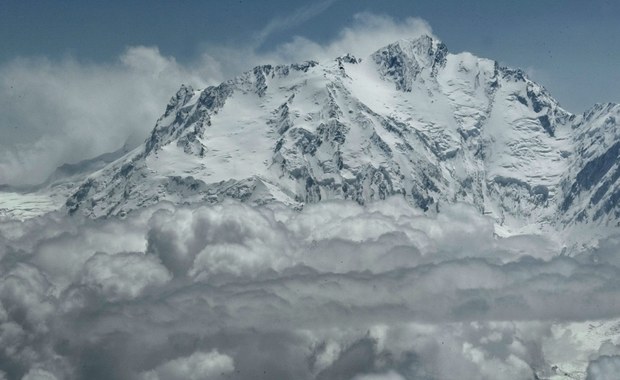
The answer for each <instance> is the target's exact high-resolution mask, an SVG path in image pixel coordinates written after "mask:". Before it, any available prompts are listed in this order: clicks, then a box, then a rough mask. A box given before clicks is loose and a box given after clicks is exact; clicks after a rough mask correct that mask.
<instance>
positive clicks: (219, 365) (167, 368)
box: [143, 350, 235, 380]
mask: <svg viewBox="0 0 620 380" xmlns="http://www.w3.org/2000/svg"><path fill="white" fill-rule="evenodd" d="M234 370H235V366H234V362H233V359H232V358H231V357H230V356H227V355H224V354H220V353H219V352H218V351H217V350H213V351H211V352H194V353H193V354H192V355H190V356H188V357H183V358H177V359H173V360H170V361H168V362H166V363H164V364H162V365H160V366H158V367H157V368H156V369H154V370H151V371H148V372H146V373H145V374H144V375H143V379H144V380H164V379H165V380H217V379H221V378H225V376H226V375H227V374H229V373H230V372H232V371H234Z"/></svg>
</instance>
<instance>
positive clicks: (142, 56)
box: [0, 1, 431, 185]
mask: <svg viewBox="0 0 620 380" xmlns="http://www.w3.org/2000/svg"><path fill="white" fill-rule="evenodd" d="M331 3H332V2H331V1H326V2H322V3H319V4H317V5H315V6H312V7H307V8H302V9H300V10H299V11H298V12H296V13H294V14H292V15H289V16H288V17H284V18H276V19H274V20H272V21H271V22H269V23H268V24H267V25H266V26H265V28H263V30H262V31H259V32H258V34H257V36H258V37H257V38H258V40H257V41H255V40H253V41H250V42H249V43H247V44H246V45H243V44H241V45H240V46H234V47H230V46H219V47H218V46H210V47H208V48H206V49H205V51H204V53H203V54H202V55H200V56H199V58H197V59H195V60H194V61H192V62H184V63H180V62H178V61H177V60H176V59H175V58H174V57H169V56H164V55H162V54H161V53H160V52H159V50H158V49H157V47H146V46H134V47H128V48H127V50H126V51H125V52H124V53H123V54H122V55H121V56H120V57H118V58H117V59H116V60H115V61H113V62H111V63H93V62H82V61H79V60H77V59H75V58H71V57H68V58H65V59H62V60H50V59H46V58H45V57H39V58H16V59H14V60H13V61H9V62H7V63H5V64H2V65H0V184H10V185H27V184H38V183H41V182H43V181H44V180H45V179H46V178H47V177H48V176H49V175H50V174H51V173H52V172H53V171H54V170H55V169H56V168H57V167H58V166H60V165H62V164H64V163H76V162H79V161H81V160H85V159H90V158H93V157H95V156H98V155H101V154H104V153H108V152H112V151H115V150H117V149H119V148H121V147H122V146H123V145H124V144H126V145H127V146H128V147H134V146H136V145H137V144H139V143H140V142H142V141H143V140H144V139H146V137H147V135H148V133H149V132H150V131H151V129H152V128H153V127H154V125H155V121H156V120H157V118H158V117H159V116H161V114H163V111H164V109H165V106H166V104H167V102H168V100H169V99H170V97H171V96H172V95H173V94H174V93H175V92H176V90H177V89H178V88H179V86H180V85H181V84H190V85H192V86H194V87H195V88H202V87H204V86H207V85H214V84H218V83H220V82H222V81H224V80H227V79H230V78H232V77H234V76H236V75H239V74H240V73H242V72H243V71H245V70H249V69H251V68H252V67H253V66H256V65H259V64H265V63H292V62H299V61H305V60H309V59H316V60H327V59H329V60H331V59H333V58H335V57H337V56H339V55H342V54H345V53H347V52H351V53H354V54H357V55H360V56H365V55H367V54H369V53H371V52H372V51H373V50H375V49H377V48H379V47H381V46H383V45H385V44H388V43H390V42H393V41H395V40H398V39H401V38H412V37H416V36H419V35H421V34H423V33H426V34H430V33H431V30H430V27H429V26H428V24H426V22H424V21H422V20H420V19H415V18H409V19H405V20H403V21H398V22H397V21H394V20H392V19H390V18H388V17H385V16H377V15H373V14H366V13H363V14H358V15H356V16H355V17H354V18H353V21H352V23H351V25H349V26H347V27H345V28H344V29H343V30H342V31H341V32H340V33H339V34H338V35H337V36H336V37H335V38H334V39H333V40H331V41H329V42H327V43H325V44H318V43H316V42H313V41H311V40H309V39H307V38H304V37H293V38H292V39H291V40H290V41H289V42H287V43H284V44H282V45H279V46H276V47H274V48H273V49H271V50H269V51H263V50H260V51H259V50H258V49H259V48H260V46H261V40H264V39H265V38H267V37H268V36H269V35H270V34H271V33H274V32H276V31H278V30H282V29H285V28H288V27H290V25H293V24H295V23H299V22H303V21H306V20H308V19H310V18H311V17H313V16H316V15H317V14H319V13H320V12H322V11H324V10H325V9H327V8H328V7H329V6H330V5H331Z"/></svg>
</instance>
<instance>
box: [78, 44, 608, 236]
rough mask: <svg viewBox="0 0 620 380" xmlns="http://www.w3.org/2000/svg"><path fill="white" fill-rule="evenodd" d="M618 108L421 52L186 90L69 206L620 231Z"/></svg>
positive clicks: (391, 51) (349, 59)
mask: <svg viewBox="0 0 620 380" xmlns="http://www.w3.org/2000/svg"><path fill="white" fill-rule="evenodd" d="M599 108H600V109H599ZM619 108H620V107H598V108H597V109H596V112H592V117H590V118H585V117H575V116H573V115H571V114H569V113H567V112H566V111H564V110H563V109H562V108H561V107H560V106H559V105H558V104H557V102H556V101H555V100H554V99H553V98H552V97H551V95H550V94H548V93H547V91H545V90H544V88H543V87H542V86H540V85H538V84H536V83H534V82H533V81H531V80H530V79H528V78H526V77H525V74H524V73H523V72H522V71H520V70H511V69H507V68H500V67H499V65H498V64H497V63H496V62H495V61H493V60H488V59H483V58H478V57H475V56H473V55H471V54H469V53H460V54H448V50H447V48H446V46H445V45H444V44H443V43H442V42H441V41H439V40H437V39H434V38H432V37H430V36H422V37H419V38H416V39H405V40H400V41H396V42H394V43H392V44H389V45H387V46H385V47H383V48H381V49H379V50H377V51H376V52H374V53H373V54H372V55H371V56H370V57H361V59H360V58H358V57H353V56H351V55H345V56H341V57H338V58H336V59H335V61H329V62H325V63H324V64H321V63H318V62H315V61H308V62H304V63H301V64H291V65H278V66H272V65H262V66H257V67H256V68H254V69H253V70H250V71H248V72H246V73H243V74H242V75H240V76H238V77H236V78H233V79H231V80H228V81H226V82H223V83H222V84H220V85H218V86H210V87H207V88H206V89H204V90H200V91H199V90H194V89H192V88H191V87H189V86H183V87H181V89H180V90H179V91H178V92H177V94H176V95H175V96H173V98H172V99H171V101H170V103H169V104H168V106H167V107H166V110H165V112H164V114H163V116H162V117H161V118H160V119H159V120H158V122H157V125H156V126H155V128H154V129H153V132H152V133H151V135H150V137H149V138H148V139H147V140H146V141H145V144H144V145H143V146H142V147H139V148H137V149H136V150H135V151H134V152H131V153H129V154H127V155H126V156H124V157H122V158H120V159H118V160H116V161H114V162H112V163H111V164H109V165H108V166H107V167H106V168H104V169H102V170H99V171H98V172H96V173H93V174H92V175H91V176H90V177H89V178H88V179H87V180H85V181H84V182H83V183H82V185H81V186H80V187H79V188H78V189H77V190H76V191H74V193H73V195H72V196H70V197H69V199H68V201H67V203H66V205H67V210H68V211H70V212H77V211H78V210H80V211H81V212H83V213H85V214H87V215H89V216H92V217H99V216H105V215H118V214H121V215H122V214H124V213H126V212H130V211H132V210H134V209H137V208H140V207H144V206H147V205H150V204H154V203H157V202H160V201H162V200H167V201H171V202H175V203H196V202H207V203H212V202H220V201H222V200H223V199H225V198H235V199H238V200H241V201H245V202H252V203H259V204H261V203H268V202H272V201H279V202H283V203H285V204H288V205H291V206H293V207H303V205H304V204H305V203H310V202H318V201H321V200H325V199H350V200H354V201H356V202H359V203H365V202H368V201H373V200H379V199H385V198H386V197H389V196H395V195H398V196H402V197H405V198H406V199H407V200H408V201H410V202H411V203H412V204H414V205H416V206H418V207H419V208H420V209H422V210H439V209H440V208H441V205H443V204H445V203H452V202H466V203H470V204H473V205H474V206H475V207H477V208H478V209H479V210H480V211H481V212H484V213H485V214H488V215H491V216H492V217H493V218H495V220H496V221H497V223H498V224H499V225H502V229H503V230H511V229H513V230H514V229H519V228H524V226H527V225H531V224H535V223H540V225H542V224H545V225H549V224H550V223H549V221H553V223H557V225H560V226H562V225H570V224H571V223H580V222H581V221H583V220H588V218H591V219H595V220H597V221H598V222H600V223H615V222H616V219H620V218H617V217H616V216H614V215H616V214H620V212H619V211H618V208H617V207H616V206H615V205H616V203H617V202H615V200H616V199H620V195H618V194H620V180H619V179H620V169H618V167H619V166H620V165H619V164H617V163H612V164H611V165H609V164H604V165H603V164H602V162H606V161H608V160H609V159H610V158H611V157H615V156H614V155H615V154H616V153H617V151H618V149H617V146H618V145H617V144H616V143H617V142H619V141H620V136H619V134H618V133H617V131H616V130H617V128H616V127H615V123H616V120H620V109H619ZM595 142H596V143H595ZM614 162H615V161H614Z"/></svg>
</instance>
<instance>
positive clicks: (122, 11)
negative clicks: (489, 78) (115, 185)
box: [0, 0, 620, 112]
mask: <svg viewBox="0 0 620 380" xmlns="http://www.w3.org/2000/svg"><path fill="white" fill-rule="evenodd" d="M316 3H318V2H316V1H314V2H312V1H300V0H287V1H282V0H271V1H249V0H241V1H239V0H234V1H208V0H207V1H197V0H184V1H162V0H152V1H106V2H102V1H92V0H69V1H36V0H30V1H23V0H22V1H15V0H5V1H3V2H2V5H0V35H1V36H3V37H2V38H0V62H3V61H7V60H11V59H13V58H14V57H16V56H46V57H51V58H59V57H63V56H66V55H71V56H73V57H75V58H77V59H80V60H92V61H97V62H101V61H103V62H105V61H112V60H114V59H116V57H117V56H118V55H119V54H120V53H122V52H123V50H124V49H125V48H126V47H127V46H135V45H146V46H157V47H158V48H159V49H160V51H161V52H162V54H164V55H170V56H174V57H175V58H176V59H177V60H178V61H180V62H185V61H189V60H192V59H195V58H196V57H197V56H199V55H200V54H201V53H202V52H204V51H209V49H210V48H212V47H214V46H222V45H228V46H234V45H236V44H246V43H248V42H249V41H251V40H252V39H253V38H255V37H256V35H257V34H258V33H260V32H261V31H262V30H264V29H265V27H266V26H267V25H268V24H269V23H270V22H271V21H273V20H274V19H287V18H289V17H291V16H292V15H294V14H295V12H298V11H299V10H300V8H301V9H304V8H308V7H312V5H313V4H316ZM323 4H325V6H323V7H322V9H319V10H318V11H316V12H315V13H314V14H311V15H310V16H309V17H307V18H305V17H300V18H298V19H297V20H292V21H291V22H290V23H288V24H286V25H282V26H281V27H280V28H274V29H273V30H272V31H271V32H270V33H269V35H267V36H266V38H265V39H264V43H263V44H262V45H260V46H258V49H259V51H260V50H269V49H273V48H274V47H275V46H277V45H278V44H281V43H283V42H286V41H288V40H290V38H291V37H292V36H293V35H300V36H304V37H307V38H309V39H311V40H313V41H316V42H318V43H325V42H327V41H329V40H330V39H333V38H334V36H335V35H337V33H338V32H339V30H341V29H342V28H343V26H345V25H347V24H348V23H350V22H351V19H352V16H353V15H354V14H356V13H359V12H371V13H375V14H383V15H388V16H390V17H393V18H394V19H395V20H402V19H404V18H406V17H419V18H422V19H424V20H426V21H427V22H428V23H429V24H430V26H431V27H432V29H433V31H434V32H435V34H436V35H437V36H438V37H439V38H441V39H442V40H443V41H444V42H445V43H446V44H447V45H448V47H449V49H450V50H451V51H455V52H458V51H471V52H472V53H474V54H476V55H479V56H484V57H488V58H493V59H497V60H499V61H501V62H502V63H505V64H507V65H510V66H516V67H522V68H524V69H527V70H529V71H530V72H531V73H532V74H533V76H534V77H537V78H536V79H538V80H539V81H541V82H542V83H543V84H544V85H545V86H546V87H548V88H549V89H550V90H551V91H552V93H553V94H554V95H555V97H557V98H558V99H559V100H560V101H561V103H562V104H564V105H565V106H566V107H567V108H568V109H569V110H571V111H573V112H581V111H583V110H584V109H585V108H587V107H588V106H589V105H591V104H592V103H595V102H603V101H620V96H619V95H620V90H619V89H618V86H617V85H616V83H619V81H618V79H620V75H619V74H618V73H617V72H618V70H617V66H618V63H619V62H620V38H619V37H620V23H618V22H617V17H618V15H620V3H619V2H616V1H613V0H608V1H605V0H595V1H559V0H555V1H553V0H538V1H533V0H532V1H527V0H526V1H494V0H493V1H492V0H487V1H460V0H456V1H455V0H444V1H407V0H386V1H371V0H355V1H353V0H340V1H332V2H324V3H323ZM319 8H321V7H319ZM310 13H312V12H310Z"/></svg>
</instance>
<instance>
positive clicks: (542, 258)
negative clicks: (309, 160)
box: [0, 198, 620, 380]
mask: <svg viewBox="0 0 620 380" xmlns="http://www.w3.org/2000/svg"><path fill="white" fill-rule="evenodd" d="M445 218H449V219H445ZM448 221H454V222H453V223H450V222H448ZM520 239H521V241H522V242H527V244H525V243H522V244H515V242H514V238H500V237H498V236H496V235H494V234H493V229H492V224H491V221H490V220H489V219H488V218H487V217H485V216H483V215H480V213H479V212H478V211H476V210H475V209H473V208H470V207H467V206H465V205H454V206H446V209H445V213H442V214H439V215H421V214H420V213H419V211H417V210H416V209H414V208H412V207H410V206H409V205H408V204H407V203H406V202H405V201H404V200H403V199H401V198H392V199H388V200H387V201H385V202H380V203H371V204H368V205H366V206H360V205H358V204H356V203H350V202H344V201H342V202H337V201H334V202H324V203H320V204H315V205H307V207H305V208H304V210H303V211H301V212H299V211H294V210H289V209H287V208H285V207H279V206H277V205H272V206H264V207H252V206H249V205H245V204H240V203H236V202H225V203H223V204H220V205H216V206H209V207H206V206H203V207H173V206H172V205H169V204H161V205H158V206H156V207H152V208H149V209H144V210H142V211H137V212H134V213H131V214H129V215H128V216H127V217H126V218H125V219H122V220H121V219H102V220H86V219H81V218H80V217H68V216H63V215H60V214H49V215H47V216H44V217H42V218H39V219H30V220H27V221H24V222H22V223H18V224H16V223H13V222H10V221H6V222H2V223H0V241H2V247H3V248H2V250H0V371H4V373H6V377H7V378H8V379H14V378H15V379H21V378H22V377H24V376H28V374H29V373H32V374H33V375H32V376H34V375H35V374H38V373H44V372H45V373H49V374H50V376H55V377H56V378H63V379H84V378H88V379H104V378H124V379H146V378H148V379H157V378H160V379H163V378H166V379H168V378H218V376H221V377H222V378H227V379H248V378H252V379H261V378H262V379H272V378H296V379H346V380H350V379H451V378H454V377H455V376H459V377H461V378H471V379H495V378H497V374H498V373H501V374H504V375H505V376H504V378H510V379H530V378H532V377H533V376H534V374H536V375H537V376H539V377H540V378H544V377H545V376H546V377H550V376H552V375H553V374H554V373H559V371H564V372H567V373H568V372H570V373H572V374H574V375H575V376H577V378H579V376H581V377H582V378H585V376H586V369H587V373H588V376H591V377H592V376H598V375H597V374H600V373H606V372H605V371H610V369H609V368H612V363H611V362H608V359H605V358H607V357H613V356H615V355H618V351H617V350H616V349H615V347H616V346H615V345H613V344H612V345H603V346H601V344H602V343H603V342H604V341H605V340H606V339H609V336H610V334H612V335H611V336H613V331H615V330H614V328H615V327H614V326H616V325H617V323H618V321H617V316H618V315H619V313H620V306H619V305H620V302H618V301H619V300H620V293H619V292H618V291H617V289H620V286H619V285H620V284H619V283H618V281H619V280H618V279H620V268H619V267H618V266H616V264H615V263H617V262H618V260H616V259H614V257H613V256H614V255H617V254H618V252H619V251H618V250H617V247H618V244H617V242H618V241H617V239H609V240H607V241H606V242H604V243H603V244H601V245H600V248H599V250H598V251H586V252H583V253H581V254H580V255H577V256H575V257H566V256H563V255H561V254H560V252H561V247H560V246H559V245H554V244H555V243H553V241H551V240H547V239H545V238H544V237H541V236H528V235H523V236H521V237H520ZM523 247H526V251H525V252H524V250H523V249H524V248H523ZM614 247H616V249H615V250H614ZM552 252H555V254H552ZM614 252H615V253H614ZM597 257H598V259H597ZM601 262H604V263H603V264H601ZM589 320H603V321H609V322H605V323H606V324H603V325H600V326H599V325H597V326H599V327H597V328H594V327H589V326H588V322H583V321H589ZM601 326H602V327H601ZM584 334H585V335H584ZM584 339H585V340H587V341H588V342H595V343H592V344H589V345H584V344H583V342H584ZM596 342H598V343H596ZM599 346H600V348H599ZM588 363H589V364H588ZM567 366H571V367H570V368H567ZM43 371H44V372H43ZM579 374H581V375H579ZM175 376H176V377H175ZM599 377H600V376H599ZM592 378H596V377H592Z"/></svg>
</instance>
